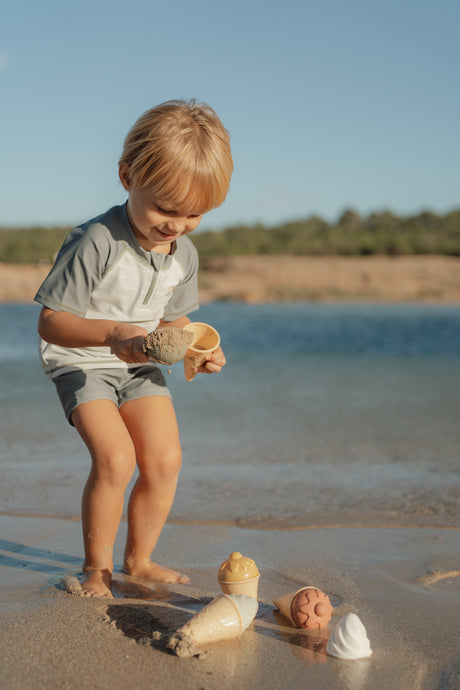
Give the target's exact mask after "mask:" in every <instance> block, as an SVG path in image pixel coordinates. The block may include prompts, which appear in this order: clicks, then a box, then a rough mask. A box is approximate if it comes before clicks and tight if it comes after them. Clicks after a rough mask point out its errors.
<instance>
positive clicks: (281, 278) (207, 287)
mask: <svg viewBox="0 0 460 690" xmlns="http://www.w3.org/2000/svg"><path fill="white" fill-rule="evenodd" d="M49 268H50V267H49V266H47V265H24V264H4V263H3V264H0V302H29V301H31V300H32V299H33V296H34V294H35V291H36V290H37V288H38V286H39V285H40V283H41V282H42V280H43V279H44V277H45V276H46V274H47V273H48V271H49ZM200 293H201V299H202V301H203V302H210V301H214V300H236V301H245V302H254V303H257V302H271V301H289V300H294V301H295V300H302V301H308V300H312V301H349V302H352V301H368V302H431V303H436V302H439V303H460V258H456V257H445V256H404V257H397V258H392V257H386V256H372V257H339V256H329V257H325V256H321V257H309V256H229V257H215V258H213V259H208V260H206V261H203V262H202V270H201V272H200Z"/></svg>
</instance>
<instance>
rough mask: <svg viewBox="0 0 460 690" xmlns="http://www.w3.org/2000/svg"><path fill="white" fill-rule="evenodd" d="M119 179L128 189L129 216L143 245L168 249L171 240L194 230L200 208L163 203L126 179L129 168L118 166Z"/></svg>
mask: <svg viewBox="0 0 460 690" xmlns="http://www.w3.org/2000/svg"><path fill="white" fill-rule="evenodd" d="M120 180H121V182H122V184H123V187H124V188H125V189H126V190H127V192H128V193H129V198H128V216H129V220H130V222H131V225H132V227H133V232H134V235H135V236H136V239H137V241H138V242H139V244H140V245H141V247H142V248H143V249H146V250H147V251H152V250H156V251H158V252H164V253H168V251H169V248H170V246H171V243H172V242H173V241H174V240H177V239H178V238H179V237H182V236H183V235H187V234H188V233H189V232H192V231H193V230H195V228H197V227H198V225H199V224H200V221H201V219H202V217H203V212H202V211H201V212H200V210H199V209H185V208H169V207H166V208H165V207H163V206H162V204H161V199H156V198H154V196H153V195H152V192H151V191H150V190H149V189H137V188H136V187H134V186H132V185H131V183H130V181H129V168H127V166H126V168H125V167H124V166H123V165H121V166H120Z"/></svg>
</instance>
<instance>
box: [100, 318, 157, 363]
mask: <svg viewBox="0 0 460 690" xmlns="http://www.w3.org/2000/svg"><path fill="white" fill-rule="evenodd" d="M146 335H147V331H146V330H145V328H141V327H140V326H132V325H130V324H124V323H117V324H116V325H115V326H114V328H113V330H112V331H111V332H110V334H109V336H108V338H107V344H108V346H109V347H110V350H111V351H112V352H113V354H114V355H116V356H117V357H118V358H119V359H121V360H122V361H123V362H128V363H129V364H134V363H135V362H147V361H148V359H149V358H148V357H147V355H146V354H145V352H144V350H143V349H142V345H143V343H144V338H145V336H146Z"/></svg>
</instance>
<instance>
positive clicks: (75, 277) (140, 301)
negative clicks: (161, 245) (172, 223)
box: [35, 204, 199, 378]
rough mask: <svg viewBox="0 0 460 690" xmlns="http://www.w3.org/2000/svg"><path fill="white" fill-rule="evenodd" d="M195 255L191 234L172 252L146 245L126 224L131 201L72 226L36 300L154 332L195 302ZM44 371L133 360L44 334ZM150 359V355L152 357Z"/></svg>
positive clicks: (51, 373)
mask: <svg viewBox="0 0 460 690" xmlns="http://www.w3.org/2000/svg"><path fill="white" fill-rule="evenodd" d="M197 273H198V254H197V251H196V249H195V247H194V246H193V244H192V242H191V241H190V240H189V238H188V237H180V238H179V239H178V240H177V242H175V243H174V244H173V252H172V253H171V254H168V255H166V254H156V253H154V252H148V251H145V250H144V249H142V247H141V246H140V245H139V243H138V242H137V240H136V238H135V236H134V233H133V231H132V228H131V225H130V223H129V219H128V214H127V209H126V204H124V205H123V206H114V207H113V208H111V209H110V210H109V211H107V212H106V213H104V214H102V215H101V216H98V217H97V218H94V219H93V220H90V221H88V222H87V223H85V224H84V225H81V226H79V227H77V228H74V229H73V230H72V231H71V232H70V233H69V234H68V235H67V238H66V239H65V241H64V244H63V245H62V247H61V250H60V252H59V254H58V256H57V259H56V262H55V264H54V266H53V268H52V269H51V271H50V273H49V274H48V276H47V278H45V280H44V282H43V283H42V285H41V287H40V288H39V290H38V292H37V294H36V295H35V300H36V301H37V302H39V303H40V304H42V305H44V306H46V307H49V308H50V309H53V310H54V311H66V312H70V313H71V314H76V315H78V316H83V317H85V318H87V319H112V320H114V321H120V322H123V323H131V324H136V325H138V326H142V327H143V328H145V329H146V330H147V331H149V332H150V331H153V330H154V329H155V328H156V327H157V326H158V323H159V321H160V319H165V320H167V321H173V320H174V319H177V318H179V317H181V316H185V315H186V314H189V313H190V312H192V311H195V310H196V309H198V306H199V304H198V279H197ZM40 358H41V362H42V366H43V369H44V371H45V373H46V374H47V376H49V377H50V378H54V377H56V376H58V375H60V374H63V373H65V372H66V371H72V370H75V369H88V368H100V367H110V368H111V367H135V366H141V365H139V364H127V363H126V362H122V361H121V360H120V359H118V357H116V355H114V354H112V353H111V351H110V348H108V347H85V348H67V347H61V346H59V345H52V344H50V343H47V342H45V341H44V340H41V342H40ZM152 366H153V362H152Z"/></svg>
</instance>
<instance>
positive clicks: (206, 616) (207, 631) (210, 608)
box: [176, 594, 258, 646]
mask: <svg viewBox="0 0 460 690" xmlns="http://www.w3.org/2000/svg"><path fill="white" fill-rule="evenodd" d="M257 608H258V605H257V602H256V601H255V599H253V598H252V597H244V596H242V597H232V596H229V595H228V594H222V595H220V596H218V597H216V598H215V599H213V600H212V601H211V603H210V604H208V605H207V606H205V608H204V609H202V610H201V611H199V612H198V613H197V614H196V615H195V616H193V618H191V619H190V620H189V621H188V622H187V623H185V625H183V626H182V627H181V628H179V630H178V631H177V633H176V635H177V634H181V635H186V636H187V637H188V638H190V640H191V641H192V642H193V643H194V644H196V645H197V646H200V645H204V644H207V643H208V642H218V641H219V640H230V639H233V638H236V637H239V636H240V635H241V634H242V633H243V632H244V631H245V630H246V628H247V627H248V625H249V624H250V623H251V622H252V621H253V620H254V617H255V615H256V613H257Z"/></svg>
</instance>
